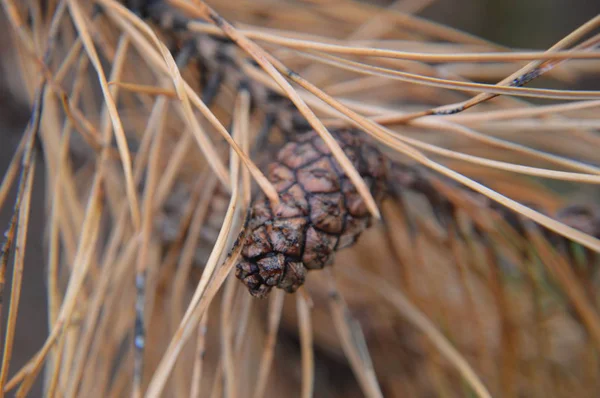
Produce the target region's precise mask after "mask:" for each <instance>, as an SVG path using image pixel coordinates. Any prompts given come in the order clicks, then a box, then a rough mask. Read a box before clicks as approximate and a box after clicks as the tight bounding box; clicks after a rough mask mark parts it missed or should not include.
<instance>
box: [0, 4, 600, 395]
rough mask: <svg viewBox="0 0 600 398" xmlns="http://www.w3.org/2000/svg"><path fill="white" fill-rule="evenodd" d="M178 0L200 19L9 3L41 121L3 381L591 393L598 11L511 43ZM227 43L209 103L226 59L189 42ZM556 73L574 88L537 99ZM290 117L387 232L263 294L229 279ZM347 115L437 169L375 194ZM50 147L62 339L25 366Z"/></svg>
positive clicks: (294, 390)
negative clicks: (21, 339)
mask: <svg viewBox="0 0 600 398" xmlns="http://www.w3.org/2000/svg"><path fill="white" fill-rule="evenodd" d="M164 3H165V9H164V15H167V14H168V13H171V12H172V11H173V10H179V11H181V12H183V13H185V15H187V16H188V17H193V18H197V19H198V21H192V22H189V23H187V24H186V26H185V29H183V30H181V31H178V32H176V31H174V30H173V29H170V28H169V27H168V26H166V25H164V24H163V25H161V24H149V23H148V21H144V20H142V19H140V18H139V17H138V16H136V15H135V14H134V13H133V12H131V11H130V10H128V9H127V8H126V7H124V6H123V5H121V4H120V3H119V2H117V1H115V0H94V1H89V2H81V1H76V0H55V1H48V2H46V6H47V8H46V9H44V8H43V7H42V5H41V2H35V1H25V2H18V1H14V0H3V1H2V5H3V7H4V12H5V13H6V15H7V16H8V20H9V22H10V25H11V27H12V30H11V35H12V36H13V39H14V47H15V50H16V53H17V56H18V60H19V63H20V74H21V78H22V81H23V87H24V91H25V92H26V94H27V97H28V99H29V100H30V102H31V104H32V109H33V112H32V118H31V120H30V124H29V126H28V128H27V130H26V131H25V132H24V133H23V137H22V142H21V144H20V146H19V148H18V150H17V151H16V152H15V154H14V157H13V160H12V163H11V166H10V167H9V169H8V171H7V172H6V174H5V177H4V179H3V181H2V185H1V186H0V207H2V206H11V204H10V203H7V197H8V192H9V190H10V188H11V187H12V186H13V185H17V186H18V196H17V200H16V202H15V204H14V217H13V219H12V221H11V224H10V225H9V227H8V232H7V234H6V240H5V243H4V246H3V249H2V257H1V261H0V266H1V269H0V288H2V289H4V288H5V286H4V285H5V280H6V273H7V272H8V270H9V269H10V268H12V272H13V275H14V276H13V278H12V285H11V286H10V292H11V293H10V303H9V304H8V309H4V308H1V309H2V313H3V315H4V314H6V315H7V323H6V331H5V333H4V353H3V360H2V367H1V371H0V391H1V393H0V395H2V394H4V393H7V392H9V391H10V393H11V394H12V393H14V392H15V391H16V396H26V395H27V393H28V392H29V390H30V388H31V386H32V384H33V382H34V381H35V380H36V378H39V377H41V375H42V371H43V375H44V376H43V377H44V382H45V383H44V389H45V394H46V395H47V396H65V397H75V396H85V397H94V396H99V397H104V396H111V397H112V396H129V395H130V396H135V397H140V396H147V397H158V396H177V397H180V396H181V397H183V396H191V397H216V396H223V395H224V396H227V397H245V396H254V397H262V396H273V397H276V396H289V395H292V396H296V395H301V396H302V397H310V396H313V395H316V396H326V395H327V396H329V395H331V396H338V395H339V396H348V397H352V396H361V395H365V396H369V397H379V396H390V397H391V396H429V395H431V396H446V397H453V396H477V397H491V396H503V397H517V396H532V397H542V396H556V397H566V396H578V397H586V396H589V397H592V396H595V392H596V391H598V388H599V387H600V375H599V371H598V369H599V367H598V360H599V359H598V349H599V348H600V317H599V314H598V305H599V304H600V303H599V302H598V295H597V287H598V277H597V272H596V269H597V267H598V265H599V264H598V253H599V252H600V240H599V237H600V211H599V210H598V209H596V208H595V207H594V203H595V201H597V199H598V195H597V193H598V189H597V187H596V185H597V184H599V183H600V162H599V160H600V159H599V157H598V153H600V151H599V150H598V147H599V143H600V141H599V138H598V134H597V131H598V128H599V126H600V121H599V120H598V118H597V114H598V108H599V106H600V92H599V91H591V90H590V91H581V90H570V89H568V88H569V84H570V83H571V82H573V81H574V80H575V79H578V78H583V77H585V76H586V74H587V73H588V72H589V71H592V72H593V71H597V70H598V68H599V67H600V52H598V51H597V50H596V49H597V46H598V41H599V39H600V36H598V28H599V27H600V16H596V17H594V18H592V19H590V21H589V22H587V23H586V24H584V25H582V26H581V27H579V28H578V29H577V30H575V31H574V32H572V33H571V34H569V35H568V36H566V37H565V38H563V39H562V40H560V41H559V42H557V43H556V44H555V45H554V46H552V47H550V48H549V49H548V50H547V51H516V50H511V49H507V48H504V47H502V46H499V45H496V44H494V43H490V42H487V41H485V40H482V39H479V38H476V37H473V36H471V35H468V34H465V33H462V32H459V31H456V30H453V29H451V28H448V27H445V26H442V25H438V24H434V23H432V22H429V21H426V20H423V19H420V18H418V17H415V16H414V15H413V14H414V13H418V11H419V10H420V9H421V8H422V7H424V6H425V5H426V4H427V2H425V1H424V2H419V1H415V2H407V3H404V2H395V3H392V5H390V6H388V7H387V8H380V7H378V6H373V5H368V4H366V3H360V2H351V1H348V2H345V3H344V4H343V5H342V4H336V5H335V7H332V6H331V5H329V4H328V3H327V2H291V1H289V2H288V1H282V2H275V3H274V2H270V1H268V0H255V1H236V2H231V5H225V4H220V3H222V2H214V6H215V7H216V8H215V9H216V10H217V11H215V10H213V9H212V8H210V7H209V6H208V5H207V4H206V3H205V2H203V1H201V0H169V1H165V2H164ZM342 11H343V12H342ZM200 20H201V21H204V22H200ZM205 21H208V22H209V23H205ZM227 21H230V22H235V24H234V25H231V24H230V23H229V22H227ZM217 36H221V37H227V38H229V39H230V40H232V41H233V43H234V44H221V45H222V46H224V47H223V48H225V51H226V55H227V57H225V60H221V61H219V62H222V63H223V65H224V66H223V69H225V70H226V71H227V72H228V73H229V75H226V76H225V77H224V79H223V81H222V82H220V84H219V90H218V92H217V95H216V97H215V98H214V99H213V100H212V101H206V102H205V100H206V98H207V97H206V94H200V93H201V92H202V90H203V88H205V87H206V86H207V85H210V80H211V77H213V75H215V74H216V73H215V72H216V71H215V70H214V68H213V69H211V67H210V66H209V67H206V65H205V67H204V68H202V67H201V65H200V64H201V63H203V62H205V61H207V62H208V63H209V64H210V62H217V61H218V60H219V58H216V55H215V58H214V59H210V60H203V59H201V58H198V55H197V54H194V53H192V57H191V59H189V57H186V56H185V55H186V51H188V50H189V47H186V45H185V43H186V42H187V41H188V40H195V39H196V38H198V37H200V38H202V37H204V38H207V37H217ZM209 40H211V39H209ZM209 42H210V43H214V41H209ZM217 43H222V42H221V41H217ZM170 50H171V51H170ZM250 59H252V60H254V62H249V60H250ZM232 60H233V61H232ZM225 64H227V65H225ZM217 65H219V64H218V63H217ZM232 65H233V67H234V68H235V69H226V68H229V67H232ZM217 69H218V68H217ZM294 71H295V72H294ZM538 78H540V79H541V80H540V81H541V82H542V83H548V84H549V85H550V84H551V85H552V86H554V87H557V86H558V87H561V88H559V89H557V88H554V89H542V88H531V87H523V86H524V85H525V84H527V83H529V82H530V81H532V80H535V79H538ZM474 80H479V81H485V82H486V83H479V82H475V81H474ZM241 81H243V82H244V83H245V84H240V82H241ZM490 82H498V83H497V84H493V83H490ZM248 86H249V87H250V88H251V89H248ZM256 87H261V90H263V91H258V92H257V91H256ZM267 90H270V91H272V92H274V93H278V94H279V95H280V96H283V97H286V98H287V99H286V100H285V101H283V100H281V99H279V100H273V101H274V102H269V100H266V99H265V98H266V97H267V96H266V95H263V94H265V93H266V92H267ZM261 95H262V96H261ZM272 97H273V96H272ZM278 101H279V102H278ZM291 104H293V106H292V105H291ZM292 109H295V110H292ZM467 110H468V111H467ZM270 113H274V114H276V115H278V116H277V117H280V118H282V119H285V117H286V115H289V114H290V113H292V114H293V113H297V114H300V115H301V116H302V117H303V119H305V120H306V121H307V122H308V123H309V124H310V126H311V127H312V128H313V129H314V130H316V131H317V132H318V133H319V134H320V135H321V137H323V139H324V140H325V142H326V144H327V145H328V146H329V147H330V149H331V151H332V153H333V154H334V156H335V158H336V160H338V162H339V163H340V165H341V166H342V168H343V169H344V171H345V172H346V174H347V175H348V176H349V178H350V179H351V180H352V182H353V183H354V184H355V185H356V187H357V189H358V191H359V192H360V194H361V195H362V196H363V198H364V200H365V202H366V203H367V205H368V207H369V210H370V212H371V214H372V215H373V216H375V217H376V218H380V219H382V220H383V221H382V222H379V223H378V224H376V226H374V227H373V228H371V230H369V231H368V232H367V233H365V234H364V236H363V237H362V238H361V240H360V242H359V243H358V244H357V245H356V246H354V247H353V248H351V249H347V250H345V251H342V252H340V253H339V254H338V256H337V258H336V262H335V264H334V266H333V267H331V268H329V269H326V270H324V271H320V272H314V273H311V274H310V276H309V278H308V282H307V284H306V287H305V288H303V289H301V290H300V291H299V292H298V293H296V294H295V295H286V294H285V293H283V292H281V291H276V292H273V293H272V294H271V297H270V298H269V299H268V300H266V301H258V300H255V299H252V298H251V297H250V296H249V295H248V294H247V292H246V291H245V290H244V289H243V286H242V285H241V284H240V283H239V282H238V281H237V280H235V278H234V277H233V275H232V274H231V272H230V271H231V269H232V267H233V266H234V265H235V262H236V258H237V256H238V255H239V253H240V251H241V246H240V245H239V244H236V242H237V241H236V239H237V237H238V235H239V234H240V232H241V231H242V230H243V226H244V220H245V215H246V212H247V209H248V207H249V205H250V203H251V194H252V189H253V184H254V183H256V186H257V187H258V189H261V190H262V191H263V192H264V193H265V195H267V197H269V198H270V199H271V200H272V201H273V202H276V201H277V200H278V196H277V192H276V190H275V189H274V187H273V186H272V184H271V182H269V180H268V179H267V178H266V177H265V176H264V175H263V173H262V172H261V168H262V166H264V164H265V162H267V161H268V160H269V159H271V158H272V157H273V154H274V152H273V151H274V150H275V149H273V150H271V148H274V147H276V146H277V144H278V143H281V141H282V140H285V139H289V136H288V135H286V134H282V130H285V128H283V127H282V125H281V124H277V123H276V125H275V126H273V127H272V128H271V129H270V130H268V131H267V132H268V135H267V136H266V141H264V142H263V144H264V146H263V147H262V148H260V149H257V148H256V146H255V145H256V143H257V142H262V140H264V139H265V137H264V136H263V134H262V133H261V131H262V129H263V127H264V120H265V117H266V116H268V114H270ZM342 125H353V126H355V127H358V128H360V129H361V130H362V131H364V133H365V134H366V135H368V136H370V137H372V139H374V140H376V141H377V142H379V143H380V144H381V146H382V148H384V150H385V151H386V153H387V154H388V155H389V156H390V157H391V158H393V159H394V160H395V161H396V162H398V163H399V164H403V165H405V166H406V167H407V170H409V171H410V172H409V173H408V174H409V177H407V178H415V179H416V183H414V184H410V183H407V184H405V185H402V184H399V183H398V181H391V182H390V184H392V185H394V184H395V185H396V186H395V188H396V189H395V195H393V197H392V198H391V199H390V200H388V201H386V202H384V203H383V204H382V206H378V204H377V203H376V201H375V200H374V199H373V198H372V197H371V194H370V192H369V189H368V188H367V186H366V184H365V182H364V181H363V179H362V178H361V176H360V175H359V174H358V172H357V171H356V170H355V169H354V167H353V166H352V163H351V162H350V161H349V160H348V158H347V157H346V155H345V154H344V152H343V151H342V150H341V149H340V146H339V145H338V143H337V142H336V141H335V139H334V138H333V137H332V136H331V134H330V133H329V129H332V128H336V127H339V126H342ZM229 126H233V127H232V128H229ZM283 132H284V133H285V131H283ZM36 141H38V142H40V143H41V148H42V149H43V155H44V156H43V159H44V162H45V168H46V179H47V187H48V188H47V192H46V200H47V218H48V223H47V225H48V227H47V235H46V243H47V244H46V251H47V253H46V256H47V257H46V258H47V264H46V267H47V270H48V272H47V286H48V308H49V329H50V333H49V335H48V337H47V339H46V341H45V343H44V345H43V346H42V347H40V349H39V351H38V353H37V355H35V356H34V357H33V358H31V360H30V361H29V363H28V364H27V365H26V366H24V367H23V368H21V369H11V368H9V365H10V362H11V355H12V352H13V350H14V349H18V347H13V340H14V335H15V322H16V318H17V316H18V311H19V297H20V291H21V283H22V280H21V278H20V275H21V274H22V270H23V266H24V262H23V258H24V254H25V252H26V251H27V250H28V247H27V240H26V236H27V226H28V223H29V204H30V200H31V191H32V182H33V170H34V164H35V162H36V161H39V159H40V157H39V156H38V155H39V154H37V155H36V151H37V150H38V147H37V146H36V145H35V142H36ZM265 148H267V149H265ZM19 171H20V175H19ZM411 173H412V174H411ZM405 177H406V176H405ZM413 182H414V181H413ZM549 182H553V183H552V184H550V183H549ZM552 186H557V187H560V190H559V189H551V188H550V187H552ZM419 187H420V188H419ZM465 187H466V188H468V189H466V188H465ZM573 198H584V200H583V201H579V202H583V203H578V204H581V205H582V207H578V208H575V210H576V211H568V210H569V208H568V207H567V205H568V204H569V203H570V202H572V201H573ZM584 208H585V210H586V211H587V209H588V208H589V211H587V212H584V211H583V209H584ZM564 209H566V210H564ZM563 210H564V211H563ZM237 243H239V242H237ZM11 261H12V262H11ZM351 373H352V374H353V375H354V380H355V381H354V380H351V379H350V378H348V375H349V374H351Z"/></svg>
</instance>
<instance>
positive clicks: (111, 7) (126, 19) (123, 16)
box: [97, 0, 279, 203]
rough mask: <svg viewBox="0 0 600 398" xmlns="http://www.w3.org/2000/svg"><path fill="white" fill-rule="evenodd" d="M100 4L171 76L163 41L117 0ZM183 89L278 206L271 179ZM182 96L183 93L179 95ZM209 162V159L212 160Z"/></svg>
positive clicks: (195, 97) (187, 88)
mask: <svg viewBox="0 0 600 398" xmlns="http://www.w3.org/2000/svg"><path fill="white" fill-rule="evenodd" d="M97 1H98V2H99V3H102V4H103V5H104V6H105V7H106V10H107V13H108V14H109V15H111V16H112V17H114V20H115V22H116V23H117V24H118V25H120V27H121V28H122V29H123V30H124V31H127V32H128V33H129V34H130V35H131V40H132V42H133V43H134V44H135V45H136V46H139V47H141V49H140V52H141V53H142V54H144V56H146V57H147V59H148V60H149V61H151V62H152V64H153V65H154V66H156V67H157V68H159V69H160V70H161V71H163V72H164V73H169V69H168V67H167V65H165V63H164V62H163V61H165V58H162V57H163V56H164V57H166V58H170V55H169V54H168V50H167V51H166V52H164V51H165V50H166V49H165V48H164V44H162V43H161V42H160V40H159V39H158V38H157V37H156V35H155V34H154V33H153V32H152V30H151V29H150V28H149V27H148V26H147V25H146V24H145V23H144V22H143V21H142V20H140V19H139V18H138V17H137V16H136V15H134V14H133V13H132V12H131V11H129V10H128V9H126V8H124V7H123V6H122V5H121V4H118V3H116V2H115V1H114V0H97ZM130 23H131V24H132V25H133V26H135V27H137V28H138V29H140V31H139V32H138V31H136V30H134V29H133V28H132V26H131V25H130ZM140 32H144V33H145V34H146V36H148V37H149V38H150V39H151V40H152V42H154V44H155V47H158V48H159V49H160V50H161V51H163V53H162V56H161V55H159V53H158V52H157V50H156V49H154V48H152V46H151V45H150V44H149V42H147V41H146V40H145V39H144V38H143V37H142V36H141V35H140ZM177 81H178V82H179V83H180V84H181V85H182V87H183V88H185V95H186V96H187V97H188V98H189V100H190V101H191V103H192V104H193V105H194V106H195V107H196V108H198V110H200V112H201V113H202V114H203V116H204V117H205V118H206V119H207V120H208V121H209V122H210V123H211V124H212V126H213V127H215V129H216V130H217V132H218V133H219V134H220V135H221V137H222V138H223V139H225V141H227V143H228V144H229V145H230V146H231V147H232V148H233V149H234V150H235V151H236V154H237V155H238V156H240V158H241V159H242V161H243V162H244V164H245V165H246V167H247V168H248V170H249V171H250V173H251V174H252V177H254V179H255V180H256V182H257V183H258V184H259V185H260V187H261V189H262V190H263V192H264V193H265V195H266V196H267V197H268V198H269V200H270V201H271V202H273V203H279V197H278V195H277V191H276V190H275V188H274V187H273V185H272V184H271V183H270V182H269V180H268V179H267V178H266V177H265V176H264V174H263V173H262V172H261V171H260V170H259V169H258V167H256V165H255V164H254V163H253V162H252V160H250V158H249V157H248V155H247V154H245V153H244V152H243V151H242V150H241V149H240V148H239V146H238V145H237V144H236V143H235V141H234V140H233V139H232V138H231V136H230V134H229V132H228V131H227V129H226V128H225V127H224V126H223V125H222V124H221V122H220V121H219V120H218V119H217V117H216V116H215V115H214V114H213V113H212V112H211V111H210V110H209V109H208V107H207V106H206V104H204V102H202V100H201V99H200V97H199V96H198V94H197V93H196V92H195V90H194V89H193V88H192V87H190V85H189V84H188V83H187V82H185V81H184V80H177ZM179 95H181V93H179ZM209 160H210V159H209ZM227 189H229V187H227Z"/></svg>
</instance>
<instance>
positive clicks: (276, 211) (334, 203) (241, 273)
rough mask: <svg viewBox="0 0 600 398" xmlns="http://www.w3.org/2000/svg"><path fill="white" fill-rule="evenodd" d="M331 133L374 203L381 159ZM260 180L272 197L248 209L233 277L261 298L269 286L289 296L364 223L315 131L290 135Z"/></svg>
mask: <svg viewBox="0 0 600 398" xmlns="http://www.w3.org/2000/svg"><path fill="white" fill-rule="evenodd" d="M332 135H333V136H334V137H335V138H336V140H337V141H338V142H339V144H340V146H341V147H342V149H343V150H344V152H345V153H346V155H347V156H348V158H349V159H350V161H351V162H352V164H353V165H354V167H355V168H356V169H357V170H358V172H359V173H360V175H361V176H362V178H363V179H364V180H365V182H366V183H367V185H368V186H369V188H370V190H371V193H372V195H373V197H374V198H375V199H376V200H377V201H378V202H379V201H381V199H382V197H383V196H384V194H385V191H386V176H387V172H388V169H389V165H388V161H387V160H386V158H385V157H384V156H383V155H382V154H381V152H380V151H379V150H378V149H377V148H376V147H375V146H373V145H371V144H369V143H367V142H366V140H365V138H363V137H361V136H360V133H359V132H358V131H352V130H347V129H344V130H337V131H332ZM267 176H268V178H269V180H270V181H271V182H272V183H273V185H274V186H275V188H276V189H277V192H278V193H279V196H280V204H279V205H277V206H274V205H271V203H270V202H269V200H268V199H267V198H265V197H264V196H263V197H261V198H259V199H258V200H256V201H255V202H254V203H253V205H252V213H251V215H250V219H249V222H248V225H247V235H246V239H245V241H244V242H243V244H244V247H243V250H242V260H241V261H240V262H239V263H238V264H237V267H236V276H237V277H238V278H239V279H240V280H241V281H242V282H243V283H244V284H245V285H246V286H247V287H248V290H249V291H250V294H252V295H253V296H256V297H265V296H266V295H267V294H268V293H269V292H270V291H271V289H272V288H273V287H278V288H280V289H284V290H285V291H286V292H289V293H293V292H295V291H296V290H297V289H298V288H299V287H300V286H301V285H302V284H303V283H304V280H305V277H306V272H307V270H314V269H321V268H323V267H324V266H325V265H327V264H329V263H331V262H332V261H333V252H334V251H336V250H339V249H343V248H345V247H348V246H350V245H352V244H353V243H354V242H355V241H356V239H357V238H358V236H359V235H360V233H361V232H362V231H363V230H364V229H365V228H367V227H368V226H369V225H370V223H371V216H370V213H369V211H368V209H367V207H366V205H365V203H364V201H363V200H362V198H361V196H360V195H359V193H358V192H357V191H356V188H355V187H354V185H353V184H352V182H351V181H350V180H349V179H348V177H347V176H346V175H345V174H344V172H343V170H342V169H341V168H340V166H339V165H338V163H337V161H336V160H335V158H334V157H333V156H332V154H331V152H330V151H329V148H328V147H327V145H325V143H324V141H323V140H322V139H321V138H320V137H319V135H318V134H317V133H316V132H315V131H310V132H308V133H304V134H301V135H299V136H297V139H296V140H295V141H294V142H289V143H287V144H286V145H285V146H284V147H283V148H282V149H281V150H280V151H279V153H278V155H277V161H276V162H274V163H272V164H271V165H270V166H269V169H268V175H267Z"/></svg>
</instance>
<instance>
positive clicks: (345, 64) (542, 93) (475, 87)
mask: <svg viewBox="0 0 600 398" xmlns="http://www.w3.org/2000/svg"><path fill="white" fill-rule="evenodd" d="M297 53H298V54H299V55H301V56H302V57H305V58H308V59H311V60H313V61H317V62H320V63H322V64H325V65H330V66H335V67H338V68H340V69H345V70H349V71H353V72H357V73H360V74H364V75H368V76H377V77H384V78H389V79H392V80H399V81H402V82H407V83H413V84H421V85H425V86H429V87H438V88H447V89H451V90H459V91H467V92H481V93H488V94H497V95H500V94H503V95H512V96H517V97H534V98H545V99H568V100H583V99H597V98H598V97H600V91H582V90H552V89H540V88H525V87H503V86H499V85H495V84H485V83H471V82H462V81H456V80H448V79H441V78H437V77H430V76H423V75H419V74H416V73H409V72H401V71H398V70H394V69H390V68H384V67H381V66H374V65H369V64H365V63H362V62H357V61H351V60H347V59H343V58H340V57H336V56H332V55H327V54H322V53H311V52H302V51H298V52H297Z"/></svg>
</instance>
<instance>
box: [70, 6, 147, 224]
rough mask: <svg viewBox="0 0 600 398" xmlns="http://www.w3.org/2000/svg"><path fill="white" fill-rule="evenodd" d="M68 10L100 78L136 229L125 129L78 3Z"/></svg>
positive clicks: (136, 212)
mask: <svg viewBox="0 0 600 398" xmlns="http://www.w3.org/2000/svg"><path fill="white" fill-rule="evenodd" d="M67 1H68V6H69V11H70V13H71V16H72V17H73V22H74V23H75V26H76V28H77V31H78V32H79V34H80V37H81V41H82V43H83V47H84V48H85V50H86V52H87V53H88V56H89V58H90V61H91V62H92V65H93V66H94V69H95V70H96V73H97V75H98V79H99V80H100V87H101V89H102V94H103V97H104V101H105V106H106V109H107V111H108V114H109V116H110V120H111V122H112V126H113V129H114V135H115V139H116V141H117V147H118V148H119V153H120V156H121V163H122V165H123V170H124V172H125V180H126V185H125V188H126V190H127V196H128V198H129V202H130V203H129V204H130V208H131V218H132V222H133V225H134V226H135V227H136V229H137V228H138V227H139V224H140V209H139V201H138V198H137V193H136V190H135V184H134V182H133V174H132V167H131V154H130V153H129V149H128V147H127V139H126V137H125V131H124V130H123V124H122V122H121V118H120V117H119V112H118V111H117V106H116V104H115V102H114V100H113V98H112V95H111V92H110V89H109V87H108V80H107V79H106V75H105V74H104V69H103V67H102V63H101V62H100V59H99V58H98V53H97V52H96V49H95V47H94V43H93V41H92V38H91V36H90V33H89V31H88V28H87V24H88V21H87V19H86V18H85V16H84V15H83V13H82V12H81V8H80V5H79V4H78V3H77V2H76V1H74V0H67Z"/></svg>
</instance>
